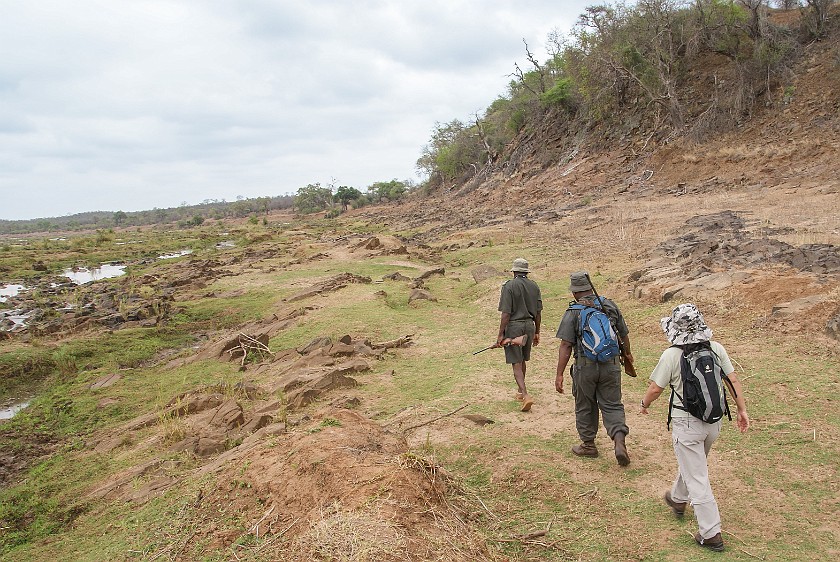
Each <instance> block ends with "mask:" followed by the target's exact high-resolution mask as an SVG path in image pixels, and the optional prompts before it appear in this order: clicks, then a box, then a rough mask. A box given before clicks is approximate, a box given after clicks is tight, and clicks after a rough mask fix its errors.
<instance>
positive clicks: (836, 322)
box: [825, 311, 840, 340]
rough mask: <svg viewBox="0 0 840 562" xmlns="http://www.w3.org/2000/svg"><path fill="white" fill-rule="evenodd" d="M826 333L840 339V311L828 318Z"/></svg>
mask: <svg viewBox="0 0 840 562" xmlns="http://www.w3.org/2000/svg"><path fill="white" fill-rule="evenodd" d="M825 333H826V334H828V335H829V336H831V337H832V338H834V339H836V340H840V311H838V312H836V313H835V314H834V316H832V317H831V318H829V319H828V323H827V324H826V325H825Z"/></svg>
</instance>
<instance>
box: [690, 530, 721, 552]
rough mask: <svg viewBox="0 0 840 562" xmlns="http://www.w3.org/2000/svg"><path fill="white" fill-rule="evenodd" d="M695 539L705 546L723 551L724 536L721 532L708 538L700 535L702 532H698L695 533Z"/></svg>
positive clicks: (716, 550)
mask: <svg viewBox="0 0 840 562" xmlns="http://www.w3.org/2000/svg"><path fill="white" fill-rule="evenodd" d="M694 540H695V541H696V542H697V544H699V545H700V546H702V547H703V548H708V549H709V550H714V551H715V552H723V537H721V536H720V533H718V534H716V535H715V536H713V537H709V538H708V539H704V538H703V537H701V536H700V533H697V534H696V535H694Z"/></svg>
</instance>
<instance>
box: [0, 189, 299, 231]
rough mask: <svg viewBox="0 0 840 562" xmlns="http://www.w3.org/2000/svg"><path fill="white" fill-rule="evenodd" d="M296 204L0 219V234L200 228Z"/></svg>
mask: <svg viewBox="0 0 840 562" xmlns="http://www.w3.org/2000/svg"><path fill="white" fill-rule="evenodd" d="M294 201H295V198H294V196H293V195H280V196H277V197H255V198H252V199H238V200H236V201H225V200H221V201H218V200H215V199H206V200H204V201H203V202H201V203H199V204H198V205H181V206H179V207H171V208H167V209H152V210H150V211H135V212H123V211H116V212H115V211H89V212H85V213H77V214H75V215H67V216H63V217H51V218H42V219H30V220H19V221H10V220H0V234H29V233H33V232H56V231H67V230H89V229H100V228H111V227H119V226H145V225H152V224H175V225H178V226H181V227H188V226H197V225H199V224H201V223H203V222H204V221H205V220H207V219H223V218H228V217H247V216H256V215H259V214H267V213H268V212H269V211H273V210H277V209H291V208H292V207H293V206H294Z"/></svg>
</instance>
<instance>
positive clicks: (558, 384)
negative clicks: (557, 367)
mask: <svg viewBox="0 0 840 562" xmlns="http://www.w3.org/2000/svg"><path fill="white" fill-rule="evenodd" d="M554 388H555V389H557V392H559V393H560V394H563V373H558V374H557V376H556V377H554Z"/></svg>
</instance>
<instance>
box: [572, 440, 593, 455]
mask: <svg viewBox="0 0 840 562" xmlns="http://www.w3.org/2000/svg"><path fill="white" fill-rule="evenodd" d="M572 452H573V453H574V454H576V455H577V456H579V457H590V458H593V459H594V458H595V457H597V456H598V448H597V447H595V441H584V442H582V443H581V444H580V445H575V446H574V447H572Z"/></svg>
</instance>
